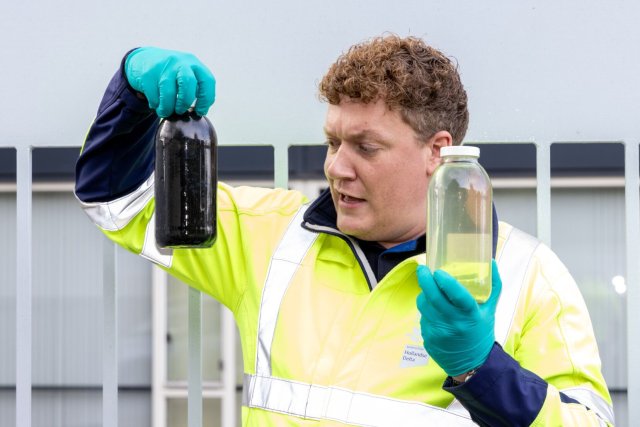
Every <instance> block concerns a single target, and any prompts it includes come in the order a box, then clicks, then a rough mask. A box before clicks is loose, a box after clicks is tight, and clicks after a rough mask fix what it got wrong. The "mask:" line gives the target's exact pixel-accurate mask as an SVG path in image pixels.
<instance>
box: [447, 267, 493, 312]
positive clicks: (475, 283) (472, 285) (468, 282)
mask: <svg viewBox="0 0 640 427" xmlns="http://www.w3.org/2000/svg"><path fill="white" fill-rule="evenodd" d="M440 269H442V270H444V271H446V272H447V273H449V274H450V275H452V276H453V277H455V278H456V280H457V281H458V282H460V284H461V285H462V286H464V287H465V288H466V289H467V290H468V291H469V293H471V295H472V296H473V298H475V300H476V301H477V302H478V303H483V302H485V301H486V300H488V299H489V295H491V264H490V263H486V262H449V263H447V262H445V264H444V265H442V266H441V267H440Z"/></svg>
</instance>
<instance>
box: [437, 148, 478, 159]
mask: <svg viewBox="0 0 640 427" xmlns="http://www.w3.org/2000/svg"><path fill="white" fill-rule="evenodd" d="M449 156H470V157H476V158H477V157H480V148H478V147H473V146H470V145H450V146H447V147H442V148H441V149H440V157H449Z"/></svg>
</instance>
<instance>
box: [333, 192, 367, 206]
mask: <svg viewBox="0 0 640 427" xmlns="http://www.w3.org/2000/svg"><path fill="white" fill-rule="evenodd" d="M339 194H340V201H341V202H343V203H347V204H354V203H360V202H364V201H365V200H364V199H360V198H358V197H353V196H349V195H347V194H343V193H339Z"/></svg>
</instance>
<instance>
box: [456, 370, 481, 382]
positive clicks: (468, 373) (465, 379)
mask: <svg viewBox="0 0 640 427" xmlns="http://www.w3.org/2000/svg"><path fill="white" fill-rule="evenodd" d="M476 372H478V368H476V369H472V370H470V371H469V372H467V373H466V374H465V375H464V378H463V379H462V381H458V380H456V379H455V378H453V377H451V380H452V381H453V385H456V386H458V385H461V384H464V383H466V382H467V381H469V379H470V378H471V377H472V376H474V375H475V374H476Z"/></svg>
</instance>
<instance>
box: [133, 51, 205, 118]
mask: <svg viewBox="0 0 640 427" xmlns="http://www.w3.org/2000/svg"><path fill="white" fill-rule="evenodd" d="M124 71H125V74H126V76H127V80H128V81H129V84H130V85H131V87H133V88H134V89H135V90H136V91H138V92H140V93H142V94H144V96H146V97H147V100H148V101H149V107H150V108H152V109H153V110H156V113H157V114H158V116H160V117H168V116H170V115H171V114H173V112H174V111H175V112H176V113H178V114H182V113H184V112H186V111H187V110H188V109H189V107H190V106H191V104H193V101H194V100H195V101H196V105H195V112H196V114H198V115H200V116H204V115H205V114H207V111H209V107H211V104H213V101H214V100H215V96H216V80H215V78H214V77H213V74H211V71H209V69H208V68H207V67H206V66H205V65H204V64H203V63H202V62H200V60H199V59H198V58H196V57H195V56H194V55H192V54H190V53H185V52H178V51H174V50H166V49H160V48H157V47H141V48H139V49H136V50H134V51H133V52H131V53H130V54H129V55H128V56H127V59H126V60H125V63H124Z"/></svg>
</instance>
